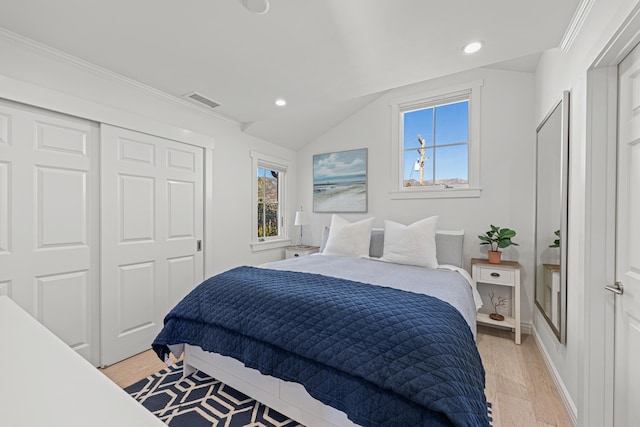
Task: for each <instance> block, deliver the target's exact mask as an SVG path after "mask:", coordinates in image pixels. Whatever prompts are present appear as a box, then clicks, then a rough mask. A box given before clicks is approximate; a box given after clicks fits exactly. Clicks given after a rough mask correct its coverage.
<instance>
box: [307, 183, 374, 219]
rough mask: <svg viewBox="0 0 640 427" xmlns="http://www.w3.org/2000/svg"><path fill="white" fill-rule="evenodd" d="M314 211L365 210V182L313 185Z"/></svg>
mask: <svg viewBox="0 0 640 427" xmlns="http://www.w3.org/2000/svg"><path fill="white" fill-rule="evenodd" d="M313 210H314V211H315V212H366V211H367V184H366V183H364V182H356V183H354V182H346V183H328V184H316V185H314V186H313Z"/></svg>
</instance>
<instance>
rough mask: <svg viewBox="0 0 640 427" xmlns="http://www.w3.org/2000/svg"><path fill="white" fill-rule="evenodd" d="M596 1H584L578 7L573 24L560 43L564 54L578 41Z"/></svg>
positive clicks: (571, 23) (572, 20)
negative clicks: (578, 36) (577, 38)
mask: <svg viewBox="0 0 640 427" xmlns="http://www.w3.org/2000/svg"><path fill="white" fill-rule="evenodd" d="M594 3H595V0H582V1H581V2H580V4H579V5H578V8H577V9H576V11H575V13H574V14H573V17H572V18H571V22H569V26H568V27H567V30H566V31H565V33H564V36H562V40H561V41H560V50H562V51H563V52H567V51H568V50H569V49H571V46H572V45H573V42H574V40H575V39H576V37H577V35H578V33H579V32H580V30H581V29H582V26H583V25H584V21H585V20H586V19H587V16H589V12H591V8H592V7H593V4H594Z"/></svg>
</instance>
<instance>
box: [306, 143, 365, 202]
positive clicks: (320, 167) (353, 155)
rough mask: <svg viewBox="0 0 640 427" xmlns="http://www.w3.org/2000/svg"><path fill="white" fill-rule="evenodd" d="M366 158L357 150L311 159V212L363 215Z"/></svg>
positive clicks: (326, 154)
mask: <svg viewBox="0 0 640 427" xmlns="http://www.w3.org/2000/svg"><path fill="white" fill-rule="evenodd" d="M367 154H368V153H367V149H366V148H359V149H356V150H347V151H336V152H332V153H324V154H315V155H314V156H313V211H314V212H318V213H322V212H326V213H365V212H367V209H368V188H367V185H368V177H367Z"/></svg>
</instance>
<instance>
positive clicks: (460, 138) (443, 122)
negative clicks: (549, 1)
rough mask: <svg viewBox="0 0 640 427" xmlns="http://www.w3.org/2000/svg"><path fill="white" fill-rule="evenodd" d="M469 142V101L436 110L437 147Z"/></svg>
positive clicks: (443, 106)
mask: <svg viewBox="0 0 640 427" xmlns="http://www.w3.org/2000/svg"><path fill="white" fill-rule="evenodd" d="M468 141H469V101H463V102H456V103H455V104H448V105H442V106H440V107H437V108H436V145H444V144H455V143H457V142H468Z"/></svg>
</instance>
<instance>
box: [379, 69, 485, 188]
mask: <svg viewBox="0 0 640 427" xmlns="http://www.w3.org/2000/svg"><path fill="white" fill-rule="evenodd" d="M482 86H483V81H482V80H476V81H473V82H469V83H463V84H459V85H455V86H449V87H446V88H441V89H437V90H432V91H429V92H423V93H420V94H417V95H412V96H408V97H403V98H396V99H392V100H390V101H389V105H390V106H391V145H392V150H391V180H392V184H391V191H390V195H391V198H392V199H430V198H462V197H480V192H481V190H482V189H481V187H480V105H481V99H480V88H481V87H482ZM460 97H465V98H466V97H468V99H469V184H468V185H466V186H460V187H454V188H444V187H439V186H436V187H427V186H425V187H411V188H405V187H404V176H403V159H404V155H403V153H404V122H403V113H404V112H406V111H411V110H417V109H421V108H429V107H431V106H437V105H438V104H439V103H441V102H447V100H450V99H454V98H460Z"/></svg>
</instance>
